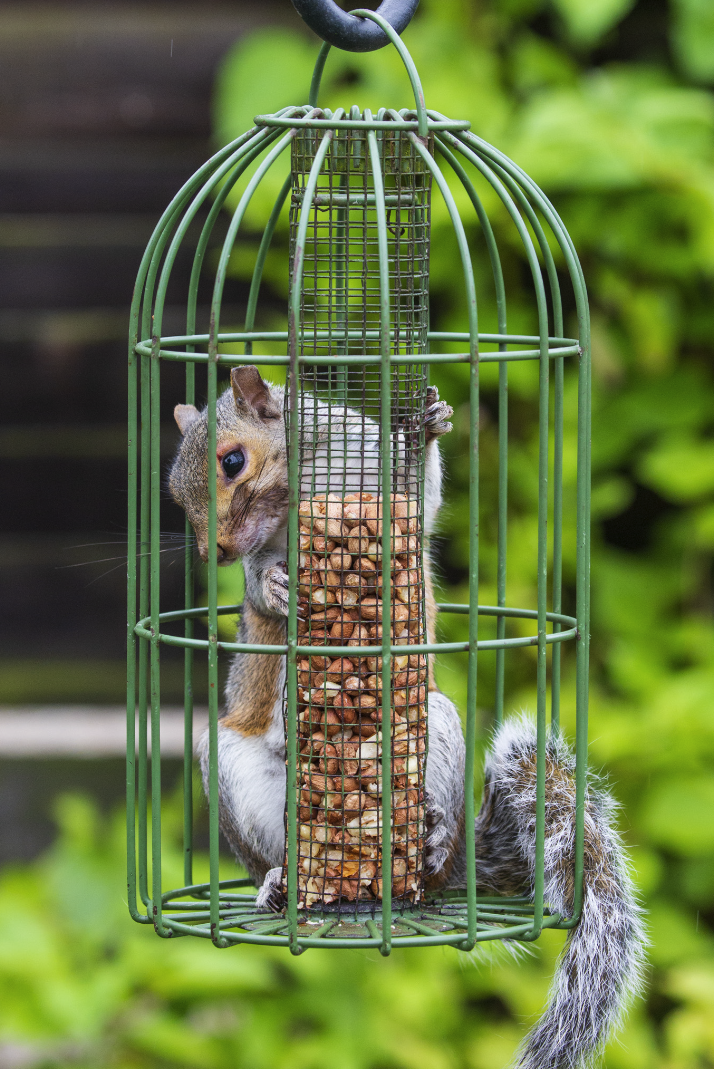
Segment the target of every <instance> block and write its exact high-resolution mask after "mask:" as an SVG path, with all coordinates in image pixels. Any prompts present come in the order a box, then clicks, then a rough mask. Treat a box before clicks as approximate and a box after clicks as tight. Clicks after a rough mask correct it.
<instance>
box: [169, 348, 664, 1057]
mask: <svg viewBox="0 0 714 1069" xmlns="http://www.w3.org/2000/svg"><path fill="white" fill-rule="evenodd" d="M283 403H284V395H283V390H282V389H281V388H279V387H276V386H272V385H268V384H267V383H266V382H264V381H263V379H262V378H261V376H260V374H259V372H258V370H257V368H255V367H252V366H243V367H238V368H234V369H233V371H232V373H231V387H230V388H229V389H227V390H226V391H225V392H224V393H223V394H221V396H220V397H219V399H218V402H217V406H216V426H217V435H216V441H217V456H216V464H217V495H216V496H217V542H218V545H217V547H216V552H217V554H218V561H219V564H221V565H226V564H231V563H232V562H233V561H235V560H237V559H238V558H240V559H241V560H242V563H243V568H244V571H245V583H246V591H245V599H244V609H243V613H242V615H241V618H240V623H239V626H238V634H237V641H239V642H252V643H280V642H284V641H285V618H286V615H287V594H288V579H287V567H286V564H285V557H286V555H287V507H288V486H287V457H286V442H285V424H284V419H283ZM309 403H310V404H312V405H314V406H315V407H314V408H310V418H311V419H314V418H315V417H316V419H317V423H318V425H322V424H323V423H324V425H325V426H327V425H328V424H329V425H330V434H331V441H332V449H333V450H335V449H336V447H335V435H336V434H337V435H339V434H340V433H342V434H343V435H344V436H345V438H346V439H347V438H349V436H350V434H351V433H352V427H353V425H354V433H355V434H356V433H359V434H360V435H362V436H363V442H364V450H363V456H362V459H361V461H360V469H359V472H357V473H355V477H357V476H358V477H359V479H360V486H356V485H355V486H354V487H353V486H351V485H349V479H350V475H349V472H347V473H345V472H342V479H343V483H344V485H343V486H342V489H344V490H351V489H359V488H360V487H361V488H362V489H369V488H370V487H369V486H367V485H365V478H367V479H368V480H369V478H370V477H373V479H374V482H375V485H376V484H377V472H378V441H379V438H378V427H377V425H376V424H374V423H370V422H369V421H366V422H365V421H364V420H363V419H362V418H361V417H357V416H356V414H355V413H351V412H350V410H349V409H343V408H339V409H338V408H336V406H334V405H333V406H328V405H327V404H325V403H323V402H321V401H317V400H315V399H312V398H310V401H309ZM451 412H452V410H451V408H450V406H449V405H447V404H446V403H445V402H443V401H440V400H439V397H438V393H437V391H436V390H434V389H432V388H429V391H428V393H427V399H426V405H425V411H424V414H423V420H424V427H425V440H426V457H425V526H426V534H427V535H428V534H429V533H430V532H431V531H432V530H433V527H434V524H435V521H436V517H437V513H438V510H439V507H440V504H441V461H440V457H439V448H438V439H439V437H440V436H441V435H442V434H445V433H447V432H448V431H450V430H451V424H450V423H449V422H448V419H449V417H450V415H451ZM175 418H176V422H177V424H178V426H179V429H180V431H181V433H182V436H183V437H182V440H181V443H180V445H179V448H178V451H177V454H176V457H175V460H174V462H173V465H172V468H171V472H170V476H169V488H170V490H171V493H172V495H173V497H174V499H175V500H176V501H177V502H178V504H179V505H181V506H182V507H183V508H184V509H185V511H186V514H187V516H188V518H189V520H190V522H191V524H192V526H193V529H194V531H195V534H196V539H197V543H198V549H199V553H200V555H201V557H202V559H203V560H207V558H208V553H209V552H210V551H211V547H209V546H208V541H207V528H208V523H207V515H208V506H207V501H208V497H207V471H208V468H207V464H208V458H207V441H208V437H207V414H206V410H204V411H203V412H199V411H198V409H196V408H195V407H194V406H192V405H177V406H176V409H175ZM366 425H367V426H368V427H371V428H372V430H369V429H367V430H365V426H366ZM336 452H337V454H338V455H339V454H340V450H339V447H337V449H336ZM319 454H320V449H319V443H318V445H317V447H316V451H315V454H314V457H313V463H314V471H313V475H314V473H315V472H318V471H320V470H322V466H321V465H320V464H319V460H320V456H319ZM365 455H366V456H367V460H366V461H365ZM370 456H371V457H372V458H373V463H372V464H370V461H369V457H370ZM365 473H367V474H365ZM370 473H371V476H370ZM328 475H330V488H331V489H338V490H339V489H340V486H338V485H336V483H335V479H334V477H333V475H334V473H328ZM311 487H312V488H313V490H314V488H315V483H314V481H313V482H312V483H311ZM318 489H319V486H318ZM425 581H426V584H427V588H428V592H427V630H428V633H429V636H430V638H431V637H432V636H433V633H434V619H435V612H436V609H435V604H434V600H433V596H432V595H431V593H430V582H429V578H428V572H427V562H426V561H425ZM282 661H283V659H282V658H279V657H275V656H270V655H265V656H263V655H258V654H240V653H239V654H236V655H235V656H234V658H233V661H232V663H231V667H230V670H229V675H228V680H227V684H226V694H225V698H226V702H225V709H224V711H223V713H222V715H221V718H220V720H219V727H218V778H219V818H220V825H221V830H222V831H223V833H224V835H225V836H226V838H227V840H228V842H229V844H230V846H231V848H232V850H233V852H234V853H235V856H236V858H237V859H238V861H239V862H240V863H241V864H243V865H244V866H245V868H246V869H247V871H248V873H249V874H250V876H251V878H252V879H253V880H254V881H255V884H256V886H257V887H259V892H258V898H257V903H258V905H263V906H270V905H275V903H276V896H277V893H278V888H279V885H280V874H281V866H282V861H283V854H284V838H285V831H284V806H285V741H284V729H283V711H282V705H283V683H284V678H285V667H284V663H282ZM428 731H429V744H428V753H429V756H428V761H427V770H426V795H427V827H428V834H427V839H426V858H425V871H426V872H427V874H428V875H427V890H428V891H438V890H442V889H449V888H458V887H463V886H464V885H465V882H466V875H465V874H466V867H465V829H464V813H463V811H464V783H463V779H464V756H465V746H464V738H463V733H462V728H461V722H460V719H459V716H458V713H457V711H456V708H455V706H454V705H453V703H452V702H451V701H450V700H449V699H448V698H447V697H446V696H445V695H444V694H442V693H441V692H440V691H439V690H438V689H436V687H435V684H434V683H433V682H430V685H429V694H428ZM207 749H208V742H207V734H204V736H203V738H202V739H201V742H200V743H199V756H200V760H201V765H202V769H203V775H204V782H205V780H206V776H207ZM535 753H536V733H535V727H534V725H533V724H532V722H531V721H530V720H529V719H528V718H527V717H520V718H514V719H511V720H509V721H507V722H506V723H504V724H503V725H502V726H501V727H500V729H499V730H498V731H497V732H496V733H495V735H494V738H493V740H492V743H491V747H490V750H489V753H488V755H487V759H486V770H485V771H486V777H485V788H484V795H483V801H482V804H481V808H480V811H479V813H478V816H477V818H476V823H475V829H474V833H475V837H476V865H477V881H478V885H479V889H480V890H481V891H483V892H486V893H495V894H502V895H512V894H526V895H532V893H533V874H534V858H535V794H536V771H535V769H536V762H535ZM614 811H615V803H614V802H613V800H612V798H611V796H610V794H609V793H608V792H607V791H606V790H605V789H604V788H603V787H602V785H600V784H599V783H598V782H597V781H596V780H595V779H594V778H593V777H590V778H589V780H588V785H587V790H586V809H585V892H584V903H583V910H582V915H581V918H580V921H579V923H578V925H577V926H576V927H575V928H574V929H572V930H571V931H570V932H569V934H568V940H567V943H566V947H565V950H564V952H563V956H562V959H561V961H560V964H559V968H558V972H557V974H556V977H555V980H554V983H553V987H552V990H551V995H550V1001H549V1005H548V1007H547V1009H546V1011H545V1013H544V1015H543V1017H542V1018H541V1020H540V1021H539V1023H538V1024H537V1025H536V1026H535V1028H534V1029H533V1030H532V1032H531V1033H530V1034H529V1036H528V1037H527V1039H526V1041H525V1043H524V1046H523V1048H522V1050H521V1052H520V1055H519V1061H518V1065H519V1066H521V1067H522V1069H576V1067H581V1066H585V1065H587V1064H588V1063H589V1062H591V1060H592V1058H593V1057H594V1056H595V1055H596V1054H597V1053H598V1051H599V1050H600V1049H601V1047H602V1044H603V1043H604V1041H605V1040H606V1038H607V1037H608V1035H609V1034H610V1032H611V1031H612V1029H613V1027H615V1026H616V1025H617V1024H618V1022H619V1020H620V1018H621V1016H622V1013H623V1011H624V1009H625V1008H626V1006H627V1005H628V1003H629V1001H630V1000H631V999H632V997H634V995H635V994H637V992H638V991H639V987H640V984H641V974H642V963H643V953H644V950H643V948H644V945H645V940H644V933H643V926H642V921H641V916H640V909H639V906H638V904H637V901H636V896H635V893H634V889H633V886H632V882H631V879H630V876H629V872H628V867H627V862H626V859H625V856H624V852H623V847H622V843H621V841H620V839H619V837H618V834H617V832H616V830H615V827H614V819H613V818H614ZM574 829H575V778H574V758H573V755H572V753H571V751H570V749H569V748H568V746H567V744H566V743H565V742H564V741H563V740H562V738H560V737H556V736H553V735H551V736H550V737H549V738H548V744H547V776H546V848H545V893H546V899H547V901H548V903H549V904H550V906H551V907H552V908H553V909H556V910H558V911H559V912H560V913H561V914H563V915H564V916H570V915H572V905H573V856H574Z"/></svg>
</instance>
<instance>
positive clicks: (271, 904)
mask: <svg viewBox="0 0 714 1069" xmlns="http://www.w3.org/2000/svg"><path fill="white" fill-rule="evenodd" d="M282 879H283V870H282V869H281V868H274V869H269V870H268V872H266V874H265V879H264V880H263V884H262V886H261V887H260V889H259V890H258V894H257V895H256V897H255V904H256V907H257V908H258V909H271V910H272V911H273V912H274V913H279V912H280V910H281V909H282V908H283V906H284V905H285V901H284V899H285V896H284V894H283V891H282Z"/></svg>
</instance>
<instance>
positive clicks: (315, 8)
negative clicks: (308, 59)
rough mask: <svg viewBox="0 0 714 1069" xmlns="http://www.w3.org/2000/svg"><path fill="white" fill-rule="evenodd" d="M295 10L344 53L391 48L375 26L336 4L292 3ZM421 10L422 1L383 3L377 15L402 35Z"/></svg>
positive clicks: (305, 0)
mask: <svg viewBox="0 0 714 1069" xmlns="http://www.w3.org/2000/svg"><path fill="white" fill-rule="evenodd" d="M293 6H294V7H295V8H296V9H297V11H298V13H299V14H300V15H301V16H302V18H303V19H304V20H305V22H306V23H307V24H308V26H309V27H310V29H311V30H314V31H315V33H316V34H317V35H318V36H319V37H321V38H322V39H323V41H327V42H328V44H331V45H334V46H335V47H336V48H342V49H343V50H344V51H345V52H374V51H376V49H378V48H384V46H385V45H387V44H389V37H388V36H387V34H386V33H385V32H384V30H382V29H380V27H379V26H378V25H377V24H376V23H374V22H371V21H369V20H368V19H366V18H358V17H356V16H355V15H351V14H348V13H347V12H346V11H343V10H342V8H341V7H338V6H337V4H336V3H335V0H293ZM418 6H419V0H382V3H381V4H380V5H379V7H378V8H377V11H376V12H375V14H378V15H381V17H382V18H383V19H385V21H387V22H388V23H389V24H390V26H392V27H393V28H394V29H395V30H396V32H397V33H402V32H403V31H404V30H405V29H406V28H407V26H408V25H409V23H410V21H411V18H412V15H413V14H414V12H415V11H416V9H417V7H418Z"/></svg>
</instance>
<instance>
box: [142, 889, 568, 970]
mask: <svg viewBox="0 0 714 1069" xmlns="http://www.w3.org/2000/svg"><path fill="white" fill-rule="evenodd" d="M242 886H250V883H249V881H248V880H231V881H226V882H225V883H222V884H221V893H220V896H219V903H220V908H219V921H218V926H217V929H216V928H214V929H213V930H212V929H211V919H210V907H209V903H208V897H209V887H208V885H207V884H202V885H194V886H193V887H184V888H181V889H180V890H177V891H173V892H170V893H169V894H167V895H165V896H164V906H163V912H162V917H161V924H162V925H163V927H164V928H165V929H167V930H168V932H167V934H171V935H194V936H198V937H200V938H204V939H206V938H208V939H211V938H213V939H215V940H216V941H219V942H220V945H222V946H228V945H230V944H234V943H253V944H259V945H264V946H291V938H290V921H289V918H288V916H287V911H283V912H281V913H274V912H272V911H271V910H268V909H260V908H258V907H256V904H255V895H253V894H246V893H241V892H240V891H239V890H238V888H240V887H242ZM468 912H469V911H468V903H467V900H466V897H465V894H464V893H463V892H459V891H455V892H454V891H452V892H447V893H446V894H444V895H441V896H439V897H436V898H431V899H428V900H427V901H425V902H423V903H421V904H420V905H419V906H411V907H406V906H405V907H401V908H395V909H393V910H392V916H391V925H390V938H389V942H390V943H391V946H392V947H398V946H438V945H451V946H455V947H456V948H457V949H461V950H470V949H471V948H472V947H473V946H474V945H475V944H476V943H479V942H487V941H492V940H504V939H520V940H525V941H530V940H531V939H533V938H535V937H536V936H537V934H538V932H539V929H537V930H536V929H534V909H533V904H532V903H531V902H529V901H528V900H527V899H526V898H486V897H484V898H479V899H478V903H477V908H476V923H475V925H472V927H471V929H470V930H469V917H468ZM296 921H297V926H296V933H295V938H294V939H293V941H292V948H293V949H295V948H296V947H297V950H298V952H299V951H300V950H304V949H307V948H308V947H323V948H325V949H340V948H345V947H363V948H373V949H374V948H377V949H384V916H383V914H382V911H381V910H380V909H379V908H378V907H377V904H376V903H375V906H373V907H368V908H367V909H364V908H360V909H354V908H352V909H350V910H349V911H347V910H345V909H344V907H343V910H342V912H339V913H337V912H335V911H334V910H333V911H329V910H327V909H324V910H317V909H311V910H298V911H297V915H296ZM569 926H570V924H569V922H568V921H567V920H565V919H564V918H562V917H561V916H560V915H559V914H557V913H551V912H550V911H548V910H547V909H546V911H545V915H544V917H543V922H542V927H543V928H563V927H569ZM295 939H296V941H295Z"/></svg>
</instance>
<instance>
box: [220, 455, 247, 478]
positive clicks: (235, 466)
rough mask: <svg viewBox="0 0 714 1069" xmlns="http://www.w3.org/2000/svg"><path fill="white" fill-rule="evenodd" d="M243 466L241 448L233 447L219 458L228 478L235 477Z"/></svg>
mask: <svg viewBox="0 0 714 1069" xmlns="http://www.w3.org/2000/svg"><path fill="white" fill-rule="evenodd" d="M244 466H245V454H244V452H243V450H242V449H233V450H232V451H231V452H230V453H226V455H225V456H224V457H223V459H222V460H221V467H222V468H223V470H224V472H225V473H226V475H227V476H228V478H229V479H235V477H236V475H238V474H239V473H240V472H241V471H242V470H243V468H244Z"/></svg>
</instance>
